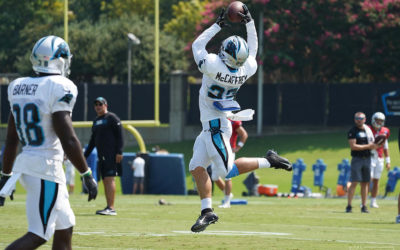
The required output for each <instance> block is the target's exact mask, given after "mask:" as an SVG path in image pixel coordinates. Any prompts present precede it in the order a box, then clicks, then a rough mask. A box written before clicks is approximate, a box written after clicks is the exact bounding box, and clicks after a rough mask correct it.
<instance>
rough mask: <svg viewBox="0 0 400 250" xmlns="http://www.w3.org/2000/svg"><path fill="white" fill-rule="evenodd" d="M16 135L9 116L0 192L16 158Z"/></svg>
mask: <svg viewBox="0 0 400 250" xmlns="http://www.w3.org/2000/svg"><path fill="white" fill-rule="evenodd" d="M18 143H19V139H18V134H17V130H16V128H15V121H14V116H12V115H11V114H10V116H9V117H8V127H7V136H6V144H5V147H4V152H3V169H2V171H1V172H2V173H1V178H0V190H1V189H2V188H3V186H4V185H5V184H6V182H7V181H8V179H9V178H10V177H11V172H12V167H13V164H14V161H15V158H16V157H17V151H18ZM4 201H5V198H4V197H0V206H4Z"/></svg>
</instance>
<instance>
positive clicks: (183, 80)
mask: <svg viewBox="0 0 400 250" xmlns="http://www.w3.org/2000/svg"><path fill="white" fill-rule="evenodd" d="M169 93H170V110H169V142H177V141H182V140H183V130H184V126H185V123H186V104H187V73H185V72H183V71H181V70H177V71H173V72H172V73H171V82H170V91H169Z"/></svg>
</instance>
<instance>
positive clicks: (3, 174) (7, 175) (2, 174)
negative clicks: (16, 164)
mask: <svg viewBox="0 0 400 250" xmlns="http://www.w3.org/2000/svg"><path fill="white" fill-rule="evenodd" d="M12 174H13V173H12V172H11V173H9V174H6V173H4V172H3V171H1V172H0V175H1V176H6V177H10V176H11V175H12Z"/></svg>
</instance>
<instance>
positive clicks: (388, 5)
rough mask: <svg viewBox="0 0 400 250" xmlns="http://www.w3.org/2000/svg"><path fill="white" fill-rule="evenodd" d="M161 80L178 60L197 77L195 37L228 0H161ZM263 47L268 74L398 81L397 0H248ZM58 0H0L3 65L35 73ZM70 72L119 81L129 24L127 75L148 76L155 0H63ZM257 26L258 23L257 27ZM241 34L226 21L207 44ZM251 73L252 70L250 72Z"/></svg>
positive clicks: (282, 78)
mask: <svg viewBox="0 0 400 250" xmlns="http://www.w3.org/2000/svg"><path fill="white" fill-rule="evenodd" d="M159 2H160V79H161V81H162V82H163V81H164V82H165V81H168V79H169V74H170V72H172V71H173V70H177V69H183V70H187V71H190V72H193V75H194V76H195V77H196V76H199V75H198V73H197V70H196V65H194V61H193V58H192V54H191V47H190V46H191V43H192V42H193V40H194V39H195V37H196V36H197V35H199V34H200V33H201V32H202V31H203V30H204V29H206V28H207V27H209V26H210V25H211V24H212V23H213V22H214V21H215V18H216V17H217V15H218V14H219V12H220V11H221V9H222V8H224V7H225V8H226V7H227V6H228V4H229V3H230V2H231V1H230V0H187V1H179V0H168V1H166V0H160V1H159ZM243 2H244V3H246V4H247V6H248V7H249V9H250V12H251V13H252V16H253V18H254V20H255V23H256V27H257V29H259V28H260V27H259V25H260V18H262V25H263V29H262V32H261V33H262V34H261V35H262V36H263V39H262V40H263V42H262V46H263V54H262V55H260V56H259V57H258V61H259V65H260V67H261V68H262V70H263V71H264V76H265V77H264V82H272V83H279V82H327V83H329V82H336V83H337V82H344V83H345V82H397V81H398V80H399V77H400V75H399V74H400V73H399V70H397V69H398V68H399V66H400V65H399V64H400V63H399V60H398V58H400V57H399V56H400V44H399V42H398V39H397V38H400V29H399V25H400V0H364V1H359V0H357V1H356V0H308V1H299V0H282V1H270V0H251V1H250V0H249V1H245V0H244V1H243ZM63 8H64V1H63V0H31V1H1V2H0V10H1V11H0V65H1V67H0V73H15V72H17V73H19V74H21V75H26V74H33V72H32V69H31V65H30V63H29V56H30V53H31V49H32V47H33V44H34V43H35V41H37V40H38V39H39V38H40V37H42V36H46V35H49V34H54V35H58V36H60V37H63V34H64V28H63V27H64V24H63V21H64V19H63V15H64V14H63ZM68 17H69V20H70V22H69V44H70V48H71V51H72V54H73V61H72V66H71V72H72V73H71V78H72V79H73V80H74V81H78V82H88V83H94V82H104V83H111V82H118V83H124V82H126V78H127V52H128V38H127V33H133V34H135V35H136V36H137V37H138V38H139V39H140V40H141V44H140V45H137V46H133V47H132V48H133V53H132V80H133V82H134V83H143V82H152V81H153V78H154V1H153V0H148V1H143V0H69V13H68ZM257 31H258V32H259V30H257ZM232 34H239V35H242V36H243V37H246V35H245V26H244V25H243V24H237V23H230V27H228V28H224V29H223V30H222V32H220V33H219V34H218V35H217V36H216V38H215V39H213V40H212V42H211V43H210V44H209V46H207V49H208V50H209V51H210V52H214V53H216V52H218V49H219V46H220V42H221V41H222V40H223V39H224V38H226V37H227V36H229V35H232ZM252 80H253V81H255V79H252Z"/></svg>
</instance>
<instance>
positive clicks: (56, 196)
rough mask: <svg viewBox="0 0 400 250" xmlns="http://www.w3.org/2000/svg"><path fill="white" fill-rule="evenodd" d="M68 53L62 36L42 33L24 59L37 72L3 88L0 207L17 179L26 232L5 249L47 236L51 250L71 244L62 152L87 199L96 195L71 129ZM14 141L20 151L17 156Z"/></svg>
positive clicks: (74, 91)
mask: <svg viewBox="0 0 400 250" xmlns="http://www.w3.org/2000/svg"><path fill="white" fill-rule="evenodd" d="M71 57H72V55H71V52H70V49H69V46H68V44H67V43H66V42H65V41H64V40H63V39H62V38H60V37H57V36H46V37H43V38H41V39H40V40H38V41H37V42H36V44H35V46H34V47H33V50H32V54H31V58H30V59H31V62H32V67H33V70H34V71H35V73H36V74H37V76H36V77H21V78H18V79H16V80H14V81H13V82H11V83H10V85H9V86H8V100H9V102H10V107H11V114H10V115H9V118H8V127H7V135H6V144H5V148H4V154H3V169H2V171H1V178H0V190H1V191H0V195H1V196H0V206H4V202H5V197H6V196H8V195H10V194H11V192H12V188H13V186H14V184H15V183H16V181H17V180H18V179H19V180H20V182H21V184H22V185H23V187H24V188H25V190H26V217H27V220H28V232H27V233H26V234H25V235H23V236H22V237H20V238H19V239H17V240H15V241H14V242H12V243H11V244H10V245H9V246H8V247H6V249H36V248H38V247H39V246H41V245H43V244H44V243H46V242H47V241H48V240H49V239H50V238H52V237H53V245H52V249H71V248H72V246H71V240H72V229H73V226H74V225H75V215H74V212H73V211H72V209H71V206H70V203H69V200H68V191H67V186H66V183H65V174H64V170H63V166H62V162H63V157H64V153H65V154H66V155H67V157H68V158H69V159H70V160H71V162H72V163H73V165H74V166H75V167H76V168H77V169H78V171H79V172H80V173H81V176H82V177H83V184H84V185H85V186H86V187H87V189H88V193H89V196H88V201H90V200H92V199H96V196H97V184H96V182H95V180H94V179H93V177H92V174H91V171H90V169H89V168H88V166H87V164H86V161H85V158H84V157H83V154H82V147H81V144H80V143H79V140H78V138H77V136H76V134H75V131H74V129H73V127H72V121H71V113H72V109H73V107H74V105H75V101H76V97H77V95H78V90H77V88H76V86H75V84H74V83H73V82H72V81H70V80H69V79H68V78H67V76H68V74H69V66H70V63H71ZM18 142H21V144H22V152H21V153H19V154H18V156H17V151H18V144H19V143H18ZM10 219H12V218H10ZM3 233H5V232H3Z"/></svg>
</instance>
